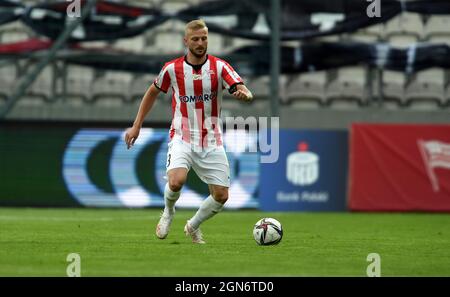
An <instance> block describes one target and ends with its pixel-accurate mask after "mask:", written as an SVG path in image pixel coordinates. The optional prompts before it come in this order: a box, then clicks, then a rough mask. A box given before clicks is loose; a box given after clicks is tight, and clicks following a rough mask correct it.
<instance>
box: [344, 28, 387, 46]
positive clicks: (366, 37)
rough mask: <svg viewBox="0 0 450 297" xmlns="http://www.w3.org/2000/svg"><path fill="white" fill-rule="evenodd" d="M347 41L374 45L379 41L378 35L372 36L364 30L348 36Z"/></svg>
mask: <svg viewBox="0 0 450 297" xmlns="http://www.w3.org/2000/svg"><path fill="white" fill-rule="evenodd" d="M348 39H349V40H351V41H355V42H364V43H376V42H378V41H380V40H381V39H380V36H379V35H377V34H372V33H370V32H367V31H364V30H358V31H357V32H355V33H352V34H350V35H349V36H348Z"/></svg>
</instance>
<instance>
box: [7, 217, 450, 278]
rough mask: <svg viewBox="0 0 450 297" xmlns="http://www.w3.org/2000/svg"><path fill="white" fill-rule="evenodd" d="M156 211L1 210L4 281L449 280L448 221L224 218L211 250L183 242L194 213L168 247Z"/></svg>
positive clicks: (208, 228) (216, 223)
mask: <svg viewBox="0 0 450 297" xmlns="http://www.w3.org/2000/svg"><path fill="white" fill-rule="evenodd" d="M159 212H160V210H156V209H139V210H134V209H121V210H114V209H107V210H104V209H32V208H27V209H15V208H0V276H65V275H66V268H67V265H68V264H69V262H67V261H66V257H67V255H68V254H69V253H78V254H79V255H80V257H81V276H366V269H367V266H368V265H369V264H370V262H368V261H367V255H368V254H369V253H378V254H379V255H380V257H381V276H450V249H449V247H450V229H449V227H450V215H448V214H368V213H267V212H260V211H252V210H248V211H228V210H227V211H223V212H222V213H220V214H218V215H217V216H216V217H214V218H213V219H211V220H209V221H207V222H205V223H204V224H203V225H202V231H203V233H204V235H205V239H206V241H207V244H206V245H194V244H192V243H191V242H190V240H189V239H188V238H186V237H185V235H184V233H183V227H184V224H185V221H186V220H187V219H188V218H190V217H191V216H192V215H193V214H194V212H195V210H178V211H177V213H176V217H175V219H174V222H173V224H172V228H171V232H170V234H169V236H168V237H167V238H166V239H165V240H159V239H157V238H156V236H155V234H154V230H155V226H156V223H157V221H158V218H159ZM263 217H274V218H276V219H278V220H279V221H280V222H281V223H282V224H283V228H284V237H283V240H282V241H281V243H280V244H279V245H276V246H258V245H257V244H256V243H255V241H254V240H253V237H252V227H253V224H254V223H255V222H256V221H257V220H258V219H260V218H263Z"/></svg>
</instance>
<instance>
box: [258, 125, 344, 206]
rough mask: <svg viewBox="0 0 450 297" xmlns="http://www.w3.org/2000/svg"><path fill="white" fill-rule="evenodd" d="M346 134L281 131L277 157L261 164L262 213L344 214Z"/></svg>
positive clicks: (336, 132)
mask: <svg viewBox="0 0 450 297" xmlns="http://www.w3.org/2000/svg"><path fill="white" fill-rule="evenodd" d="M347 164H348V133H347V132H346V131H319V130H317V131H316V130H281V131H280V146H279V158H278V161H277V162H274V163H262V164H261V168H260V169H261V172H260V183H259V184H260V188H259V201H260V208H261V209H262V210H265V211H344V210H346V208H347V207H346V204H347V203H346V185H347V169H348V168H347V166H348V165H347Z"/></svg>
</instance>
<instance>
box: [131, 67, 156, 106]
mask: <svg viewBox="0 0 450 297" xmlns="http://www.w3.org/2000/svg"><path fill="white" fill-rule="evenodd" d="M155 76H156V75H153V74H138V75H135V76H134V77H133V79H132V80H131V81H130V87H129V89H130V90H129V97H128V98H127V100H129V101H131V102H134V101H136V100H137V101H140V100H141V99H142V96H144V94H145V92H146V91H147V89H148V88H149V87H150V85H151V84H152V83H153V81H154V80H155Z"/></svg>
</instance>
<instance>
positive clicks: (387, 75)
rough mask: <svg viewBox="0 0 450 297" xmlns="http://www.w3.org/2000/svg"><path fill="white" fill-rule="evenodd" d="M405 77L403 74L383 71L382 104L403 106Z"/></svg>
mask: <svg viewBox="0 0 450 297" xmlns="http://www.w3.org/2000/svg"><path fill="white" fill-rule="evenodd" d="M407 80H408V79H407V76H406V75H405V74H404V73H403V72H397V71H390V70H385V71H383V79H382V87H383V104H385V103H386V104H395V105H397V106H403V105H405V87H406V84H407Z"/></svg>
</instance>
